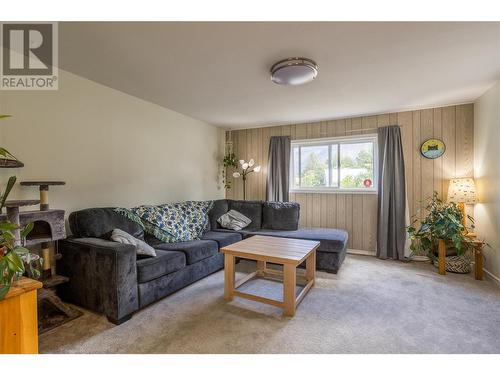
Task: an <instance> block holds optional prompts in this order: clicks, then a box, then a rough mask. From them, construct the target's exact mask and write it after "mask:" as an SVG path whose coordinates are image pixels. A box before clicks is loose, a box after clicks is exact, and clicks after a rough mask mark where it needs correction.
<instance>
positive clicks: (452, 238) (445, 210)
mask: <svg viewBox="0 0 500 375" xmlns="http://www.w3.org/2000/svg"><path fill="white" fill-rule="evenodd" d="M425 209H426V210H427V211H428V214H427V216H426V217H425V218H424V219H423V220H421V221H420V226H418V220H415V221H414V222H413V223H412V225H410V226H409V227H408V228H407V230H408V234H409V236H410V239H411V241H412V244H411V246H410V248H411V250H412V255H413V254H420V255H422V254H425V255H427V256H428V257H429V258H430V259H431V260H432V261H433V262H434V263H435V261H436V260H437V251H438V242H439V240H443V241H444V242H445V244H446V249H447V254H450V255H453V254H456V257H458V259H457V260H458V261H462V262H463V263H464V264H466V263H467V262H468V260H469V257H470V251H471V250H472V248H473V239H472V238H471V237H469V236H467V229H468V228H466V227H465V226H464V224H462V222H463V221H462V215H463V214H462V211H461V210H460V208H459V207H458V205H457V204H456V203H453V202H450V203H446V202H443V201H442V200H441V199H439V197H438V194H437V192H434V194H433V196H432V198H431V199H430V201H429V203H428V204H427V206H426V207H425ZM467 217H468V218H469V220H470V221H471V223H472V228H474V219H473V218H472V217H470V216H467ZM468 264H469V268H470V262H469V263H468Z"/></svg>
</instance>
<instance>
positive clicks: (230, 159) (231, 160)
mask: <svg viewBox="0 0 500 375" xmlns="http://www.w3.org/2000/svg"><path fill="white" fill-rule="evenodd" d="M222 165H223V167H224V168H223V169H222V182H223V183H224V188H225V189H231V181H228V179H227V175H226V173H227V169H228V168H234V167H237V166H238V160H237V159H236V156H235V155H234V153H233V152H230V153H228V154H227V155H225V156H224V159H222Z"/></svg>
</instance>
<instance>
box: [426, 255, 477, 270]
mask: <svg viewBox="0 0 500 375" xmlns="http://www.w3.org/2000/svg"><path fill="white" fill-rule="evenodd" d="M471 261H472V259H471V256H470V253H469V252H468V253H467V254H464V255H453V256H449V257H446V260H445V269H446V271H447V272H454V273H469V272H471V271H472V267H471ZM434 267H438V260H437V259H435V260H434Z"/></svg>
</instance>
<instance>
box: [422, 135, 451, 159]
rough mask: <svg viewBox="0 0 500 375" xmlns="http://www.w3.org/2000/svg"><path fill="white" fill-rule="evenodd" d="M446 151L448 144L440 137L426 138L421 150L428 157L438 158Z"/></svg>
mask: <svg viewBox="0 0 500 375" xmlns="http://www.w3.org/2000/svg"><path fill="white" fill-rule="evenodd" d="M445 151H446V145H445V144H444V142H443V141H442V140H440V139H435V138H431V139H428V140H426V141H425V142H424V143H422V146H420V152H421V154H422V156H423V157H425V158H427V159H437V158H439V157H441V156H443V154H444V152H445Z"/></svg>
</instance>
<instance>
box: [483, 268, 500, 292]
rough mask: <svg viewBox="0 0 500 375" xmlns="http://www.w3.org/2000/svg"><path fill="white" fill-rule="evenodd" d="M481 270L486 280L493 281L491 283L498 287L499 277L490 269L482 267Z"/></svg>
mask: <svg viewBox="0 0 500 375" xmlns="http://www.w3.org/2000/svg"><path fill="white" fill-rule="evenodd" d="M483 272H484V274H485V275H486V278H487V279H488V280H491V281H493V283H494V284H495V285H496V286H497V287H499V288H500V278H499V277H497V276H495V275H493V274H492V273H491V272H490V271H488V270H487V269H486V268H483Z"/></svg>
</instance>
